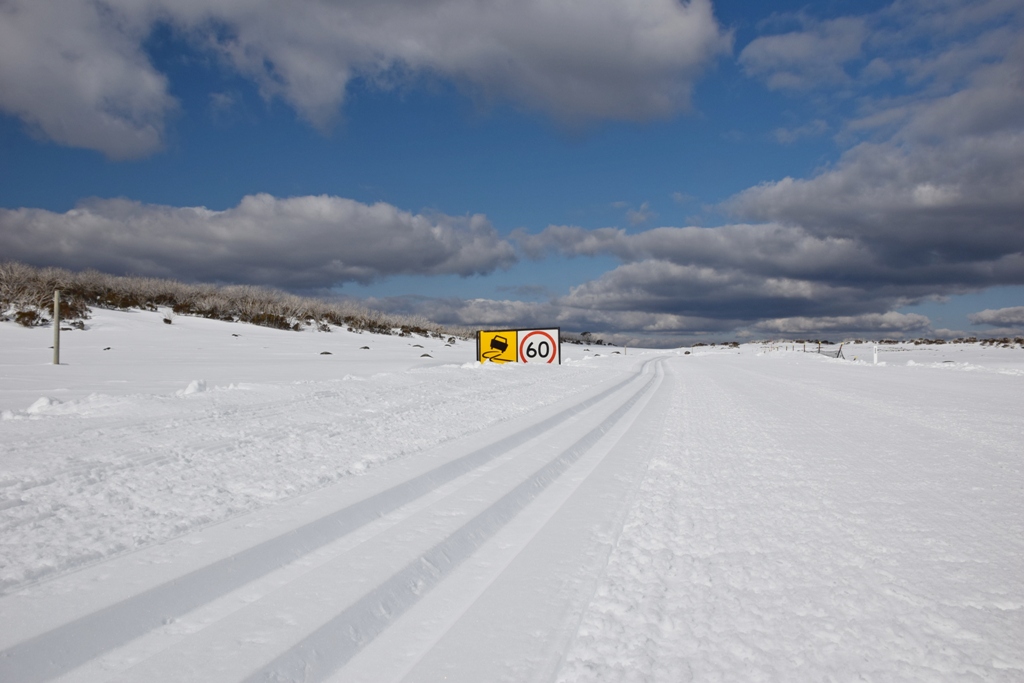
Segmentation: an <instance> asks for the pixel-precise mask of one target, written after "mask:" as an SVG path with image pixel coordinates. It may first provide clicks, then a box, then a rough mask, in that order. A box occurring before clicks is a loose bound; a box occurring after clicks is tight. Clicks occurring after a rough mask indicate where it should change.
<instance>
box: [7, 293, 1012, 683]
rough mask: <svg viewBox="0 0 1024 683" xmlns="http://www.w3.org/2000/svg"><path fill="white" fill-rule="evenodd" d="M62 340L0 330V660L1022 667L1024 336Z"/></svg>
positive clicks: (143, 335) (892, 675)
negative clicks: (950, 340)
mask: <svg viewBox="0 0 1024 683" xmlns="http://www.w3.org/2000/svg"><path fill="white" fill-rule="evenodd" d="M51 338H52V332H51V331H50V330H49V329H25V328H21V327H18V326H15V325H13V324H2V325H0V349H2V356H0V411H2V413H0V417H2V419H0V680H5V681H6V680H12V681H13V680H19V681H42V680H53V679H58V678H59V679H61V680H67V681H108V680H124V681H131V680H147V681H182V680H195V681H211V680H216V681H242V680H252V681H256V680H337V681H341V680H346V681H348V680H366V681H387V680H410V681H412V680H442V679H445V677H447V680H463V681H481V680H517V681H518V680H560V681H582V680H600V681H615V680H624V681H626V680H628V681H685V680H696V681H708V680H819V679H832V680H915V679H916V680H920V679H930V680H944V681H945V680H986V681H991V680H995V681H1021V680H1024V655H1022V654H1021V652H1022V651H1021V648H1020V645H1019V643H1021V642H1024V506H1022V505H1021V500H1022V496H1024V468H1022V465H1024V462H1022V461H1024V420H1022V419H1021V417H1020V415H1021V409H1020V404H1021V398H1022V397H1024V350H1021V349H998V348H982V347H980V346H978V345H945V346H921V347H914V346H910V345H898V346H895V347H883V349H882V352H881V353H880V354H879V360H880V361H882V362H881V363H879V364H878V365H873V364H872V362H871V348H870V346H861V347H852V348H850V347H848V348H846V349H844V353H845V355H846V357H847V359H848V360H833V359H829V358H825V357H822V356H818V355H814V354H805V353H800V352H796V351H794V350H791V349H790V348H789V347H780V348H776V349H774V350H766V349H763V348H761V347H759V346H756V345H745V346H743V347H741V348H740V349H738V350H726V349H722V348H717V349H700V350H695V351H694V352H693V353H691V354H689V355H684V353H683V351H682V350H679V351H636V350H633V349H630V350H629V351H628V353H627V354H625V355H624V354H623V353H622V350H621V349H612V348H608V347H592V348H591V349H589V350H588V349H585V348H584V347H574V346H566V347H563V357H564V358H565V361H564V363H563V365H562V366H560V367H536V366H529V365H525V366H480V365H477V364H476V363H473V362H471V361H472V356H473V351H474V348H473V344H472V343H471V342H465V341H459V342H456V343H455V344H453V345H450V346H449V345H446V342H445V340H443V339H424V338H419V337H413V338H403V337H380V336H373V335H369V334H354V333H348V332H344V331H335V332H332V333H320V332H305V333H295V332H283V331H277V330H270V329H264V328H258V327H253V326H248V325H238V324H229V323H223V322H217V321H210V320H204V319H198V318H189V317H177V318H175V319H174V321H173V324H172V325H165V324H163V323H162V315H161V314H158V313H148V312H141V311H134V312H112V311H97V312H96V313H95V316H94V318H93V320H91V321H90V322H89V329H87V330H85V331H78V330H75V331H72V332H67V333H65V334H64V335H63V337H62V361H63V364H62V365H61V366H59V367H54V366H52V365H49V361H50V351H49V349H48V348H47V347H48V346H49V345H50V343H51ZM364 346H368V347H369V348H368V349H364V348H361V347H364ZM324 351H328V352H330V354H329V355H327V354H322V352H324ZM616 352H618V353H616ZM424 354H426V356H425V355H424ZM854 358H856V360H854Z"/></svg>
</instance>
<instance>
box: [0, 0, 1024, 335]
mask: <svg viewBox="0 0 1024 683" xmlns="http://www.w3.org/2000/svg"><path fill="white" fill-rule="evenodd" d="M715 10H716V8H715V7H714V6H713V5H712V3H711V2H710V1H709V0H692V1H691V2H688V3H682V2H677V1H676V0H656V1H654V2H640V1H639V0H630V1H627V2H622V1H621V0H600V1H599V2H595V3H588V4H587V5H586V6H585V7H584V6H581V5H580V4H579V3H575V2H570V1H569V0H529V1H528V2H521V3H509V2H504V1H500V0H488V1H485V2H467V1H464V0H431V1H429V2H401V1H397V0H394V1H390V2H356V1H353V2H341V3H338V2H308V3H303V4H301V5H289V6H288V7H287V8H286V7H285V6H284V5H276V4H266V3H256V2H253V1H252V0H216V1H214V2H203V3H194V2H173V3H172V2H166V1H161V0H107V1H106V2H103V3H98V2H84V1H77V0H74V1H73V0H65V1H64V2H60V3H35V2H29V1H27V0H8V1H7V2H4V3H2V4H0V110H3V111H4V112H7V114H8V115H9V116H11V117H14V118H15V119H17V120H18V121H20V122H21V124H22V125H23V126H24V127H25V128H26V129H27V130H28V131H29V134H31V135H33V136H35V137H36V138H37V139H39V140H40V141H41V142H40V143H39V144H53V143H56V144H57V145H61V146H66V147H69V148H84V149H89V150H95V151H96V152H99V153H101V154H102V155H105V156H106V157H107V158H108V159H110V160H112V161H106V162H102V163H107V164H110V163H120V164H125V163H136V164H137V163H141V162H139V161H130V160H133V159H142V158H147V159H153V158H157V159H159V158H160V157H161V156H164V155H166V154H167V152H164V151H161V150H163V149H164V148H165V147H166V145H167V140H168V135H169V132H168V131H169V130H171V129H172V127H173V121H174V117H175V116H176V112H178V111H179V110H180V109H181V108H182V106H183V105H182V103H181V102H180V101H179V100H178V99H177V98H176V97H175V95H174V92H175V87H174V83H173V82H172V80H171V78H170V77H169V76H168V75H167V74H166V73H163V72H161V71H160V70H159V68H158V66H157V65H156V64H155V63H154V60H153V59H152V58H151V56H150V55H149V53H148V52H147V49H148V48H147V40H148V39H150V37H151V36H152V34H153V31H154V30H156V27H164V28H165V29H167V30H170V31H172V32H174V33H175V35H177V36H178V37H179V40H180V41H181V42H182V44H184V45H186V46H187V48H186V52H187V55H189V56H190V57H191V58H195V59H200V58H201V59H208V60H212V61H213V62H214V63H215V64H216V65H217V67H216V68H218V69H222V70H227V71H230V72H231V73H232V74H234V75H235V76H236V77H238V78H241V79H243V80H244V81H246V82H248V83H250V84H251V85H252V87H253V88H254V89H255V90H256V91H257V92H258V93H259V95H260V96H261V97H262V98H264V100H265V101H266V102H268V103H272V102H282V103H285V104H287V106H288V107H290V108H291V109H292V110H293V111H294V112H295V115H296V116H297V117H298V118H300V119H301V120H304V121H305V122H307V123H308V124H309V125H310V126H312V127H313V128H315V129H318V130H321V131H328V130H330V129H331V127H332V126H333V125H335V124H336V121H337V119H338V118H339V116H341V113H342V112H343V111H344V110H345V105H346V96H347V93H348V91H349V89H350V87H351V84H352V83H353V82H355V81H359V82H360V83H364V84H370V85H371V86H372V87H373V88H375V89H376V90H377V91H381V92H386V93H387V92H392V91H401V92H407V91H408V90H409V89H415V88H418V87H429V85H424V83H428V82H429V81H431V80H440V81H445V82H450V83H454V84H455V85H456V86H457V87H458V88H459V89H461V91H462V92H464V93H466V94H468V96H469V97H471V98H476V99H477V100H479V101H483V102H507V103H511V106H512V107H513V108H514V109H515V110H516V111H522V112H525V113H524V114H522V115H523V116H532V115H534V114H531V113H530V112H534V113H536V112H540V113H542V114H543V115H545V116H547V117H549V118H550V119H552V120H554V121H556V122H557V125H558V126H559V127H561V128H562V129H563V130H565V129H566V127H568V129H570V130H580V129H581V128H580V127H581V126H582V129H583V130H590V132H584V133H582V136H583V137H582V138H581V139H579V140H578V141H576V142H574V143H572V144H575V145H578V146H586V145H587V144H588V140H590V139H592V138H598V137H600V136H601V135H603V132H602V128H601V125H607V124H602V122H632V123H626V124H616V125H636V126H640V128H641V129H642V128H643V126H644V125H648V126H649V125H651V124H644V123H643V122H649V121H659V120H673V119H674V118H675V117H677V116H679V115H680V114H682V113H684V112H686V111H688V110H690V109H691V108H692V106H691V103H692V102H693V100H694V90H695V88H696V87H697V86H698V84H699V83H701V82H702V80H712V81H713V80H714V79H715V78H716V77H718V76H716V74H717V73H718V71H720V70H722V71H724V70H725V69H726V67H727V66H729V65H730V64H731V65H732V66H733V68H734V71H735V76H734V79H735V81H734V82H731V83H730V87H732V88H733V89H736V88H739V87H740V86H742V87H743V88H746V89H751V88H755V89H762V90H763V92H764V93H765V94H766V95H765V96H770V97H777V98H782V99H780V100H777V101H781V102H785V103H790V104H787V105H786V106H787V107H789V108H790V109H792V110H796V109H798V108H800V107H803V108H805V109H806V111H805V113H804V114H803V116H802V117H801V116H797V115H796V114H794V113H793V111H790V110H789V109H787V110H786V111H785V112H784V113H785V117H783V118H785V119H786V120H787V121H788V122H789V123H788V125H786V126H777V125H772V126H768V127H767V128H766V132H765V134H764V135H765V137H766V138H769V137H770V138H771V139H772V140H774V141H775V143H776V144H779V145H782V146H785V147H787V148H792V147H797V146H799V145H800V144H802V142H803V141H807V140H814V139H820V138H821V137H822V136H824V135H826V134H827V133H831V134H832V135H833V138H832V139H833V141H834V144H835V145H836V148H837V152H836V153H835V154H834V155H832V157H831V158H827V159H825V160H824V161H819V162H818V163H816V164H814V168H813V169H812V170H811V171H810V172H809V173H804V174H800V173H790V174H787V175H786V176H785V177H782V178H781V179H777V180H770V179H768V180H763V181H761V182H760V183H757V184H754V185H748V186H746V187H738V188H736V189H735V191H733V192H732V193H731V194H729V195H728V196H727V197H726V198H725V199H724V200H719V201H716V202H714V203H713V205H712V206H711V207H710V209H708V211H710V212H712V213H714V214H716V215H718V216H721V217H723V218H722V219H721V220H719V221H717V224H716V225H714V226H711V227H708V226H698V225H695V224H682V225H679V226H678V227H674V226H660V227H645V226H647V225H648V224H649V223H650V222H651V221H653V220H655V219H657V218H658V217H659V216H660V214H659V210H658V209H657V208H656V207H655V206H653V204H652V202H650V201H648V200H646V199H638V200H637V201H636V202H635V203H634V204H631V205H629V204H627V203H622V202H616V203H615V204H614V205H615V206H617V207H624V208H625V207H631V208H628V210H627V211H625V213H624V215H623V217H622V218H623V219H624V221H625V225H624V226H622V227H620V226H614V225H613V226H608V225H603V226H593V225H585V224H572V223H562V222H555V221H551V222H549V224H547V225H546V226H544V225H535V226H527V227H523V226H517V225H507V224H503V223H504V221H503V220H502V219H501V216H500V211H499V213H498V215H495V214H494V213H493V212H492V211H491V210H489V209H488V207H487V206H479V207H475V208H474V209H473V210H472V211H471V212H469V213H466V214H465V215H449V214H446V213H443V212H440V211H434V210H422V211H420V212H414V211H410V210H408V209H406V208H401V207H399V206H397V205H395V204H392V203H389V202H384V201H376V202H370V203H367V202H361V201H358V200H356V199H350V198H346V197H343V196H339V195H336V194H327V195H325V194H306V195H304V194H302V193H301V192H300V193H289V194H284V193H276V194H275V193H270V192H262V191H261V192H257V193H250V194H246V195H244V196H241V197H239V200H238V203H237V205H236V206H232V207H228V208H226V209H223V210H209V209H206V208H204V207H202V206H187V205H170V204H158V203H146V202H142V201H138V200H133V199H131V198H106V199H103V198H94V197H93V198H84V197H78V198H77V199H76V200H75V202H74V204H75V208H73V209H71V210H67V211H58V210H52V209H48V208H42V207H26V206H22V205H17V204H15V205H13V206H9V207H8V208H0V255H2V258H11V259H16V260H23V261H26V262H29V263H34V264H38V265H60V266H65V267H71V268H86V267H95V268H100V269H102V270H105V271H109V272H126V273H127V272H131V273H136V274H144V275H153V276H162V277H175V278H182V279H191V280H207V281H211V280H213V281H231V282H246V283H258V284H267V285H274V286H279V287H284V288H288V289H296V290H298V289H302V290H328V289H330V288H332V287H338V286H340V285H344V284H345V283H362V284H367V283H373V282H379V281H383V280H387V279H388V278H392V277H395V276H411V277H417V278H421V280H418V282H422V283H423V285H422V287H420V286H418V287H417V288H416V290H415V291H412V292H408V293H406V294H400V295H388V296H375V297H373V298H371V299H369V300H368V304H369V305H375V306H377V307H379V308H383V309H386V310H390V311H393V312H410V313H417V314H422V315H426V316H428V317H431V318H433V319H435V320H437V321H438V322H452V323H460V324H471V325H472V324H481V325H505V324H516V325H532V324H538V325H551V324H559V325H561V326H562V327H564V328H567V329H580V330H582V329H587V330H602V331H604V334H605V336H606V337H607V338H611V339H617V340H621V341H639V340H643V341H645V342H647V343H674V342H677V341H681V340H684V339H692V338H697V337H699V336H701V335H710V336H713V337H728V336H730V335H745V336H751V335H753V336H786V335H803V336H813V335H843V334H856V335H884V336H900V335H904V334H907V335H914V336H918V335H926V334H935V333H936V330H935V329H934V326H933V324H932V321H931V320H930V319H929V318H928V317H927V316H926V315H922V314H920V313H915V312H906V311H904V312H901V311H900V310H899V309H901V308H906V307H907V306H910V305H913V304H917V303H920V302H923V301H929V300H936V299H940V298H942V297H950V296H958V295H964V294H967V293H973V292H984V291H986V290H988V289H990V288H997V287H1020V286H1021V285H1024V3H1021V2H1019V1H1015V0H983V1H981V2H967V1H961V0H942V1H941V2H925V1H924V0H896V1H895V2H892V3H891V4H885V5H880V6H878V7H876V8H875V9H873V10H871V11H866V12H864V11H862V12H859V13H857V12H853V11H851V12H849V13H847V14H845V15H838V16H828V17H820V16H812V15H810V14H808V12H807V11H798V12H790V13H785V12H779V13H775V14H771V15H767V16H763V17H752V18H751V20H750V21H749V22H747V25H752V26H754V27H755V29H753V30H755V31H756V35H755V36H754V37H753V38H752V39H749V40H747V41H746V42H745V44H739V41H737V35H738V33H739V32H738V31H737V30H735V29H733V28H731V27H730V26H727V25H724V24H723V23H721V22H720V20H719V19H718V18H717V17H716V12H715ZM285 15H287V16H285ZM721 78H722V79H725V76H722V77H721ZM737 84H739V85H737ZM798 105H799V107H798ZM706 106H707V107H709V108H710V107H711V106H712V105H710V104H709V105H706ZM714 106H722V105H718V104H716V105H714ZM738 106H744V105H743V104H742V103H741V104H739V105H738ZM697 108H698V109H699V110H701V115H702V116H709V115H710V116H713V115H714V113H715V112H714V111H709V112H704V111H703V110H702V105H701V102H700V100H699V98H698V100H697ZM485 116H486V114H485ZM636 122H639V123H636ZM740 134H742V131H741V132H740ZM563 135H564V133H563ZM574 135H575V134H574ZM651 136H652V137H651V138H650V140H649V141H648V143H647V144H650V145H652V146H657V145H658V144H660V143H661V141H660V140H659V139H658V138H656V137H654V136H655V133H651ZM640 140H641V142H643V141H644V138H643V137H640ZM45 141H48V143H47V142H45ZM512 144H513V145H514V144H515V143H512ZM509 153H510V154H514V153H515V148H514V146H512V147H510V148H509ZM147 163H148V162H147ZM438 163H439V164H440V163H442V162H440V161H438ZM801 175H802V176H803V177H801ZM569 182H571V180H570V181H569ZM111 194H112V195H113V196H115V197H116V196H119V193H117V192H116V191H115V192H112V193H111ZM673 196H674V197H675V199H676V202H675V203H677V204H685V203H686V202H687V201H689V195H687V194H685V193H682V192H674V193H673ZM607 204H609V205H612V202H611V201H610V198H609V201H608V202H607ZM582 262H592V263H605V262H610V263H611V264H612V265H611V268H610V269H607V267H604V270H602V271H601V272H597V273H593V274H589V275H587V276H584V277H582V278H581V279H580V280H579V281H577V282H576V283H575V284H573V285H572V286H570V287H568V289H567V291H562V292H557V291H555V292H554V293H553V294H551V295H550V296H547V297H546V298H545V299H544V300H512V299H508V298H500V297H494V296H492V297H485V296H445V295H440V294H439V295H432V294H431V292H430V284H429V283H430V282H431V281H432V279H434V278H436V277H438V276H460V277H463V278H474V279H486V278H487V277H497V275H496V274H500V273H505V274H506V275H505V277H509V275H508V273H512V274H514V273H515V272H516V268H529V267H533V268H537V267H545V266H546V267H550V268H551V269H553V270H560V269H569V268H572V267H574V266H573V264H578V263H582ZM531 264H532V265H531ZM581 272H582V271H581ZM524 284H525V283H524ZM532 284H537V283H536V282H532ZM508 289H509V288H508V287H507V286H506V287H504V289H502V291H508ZM534 289H543V288H542V287H540V288H538V287H534ZM552 289H556V288H554V287H553V288H552ZM1021 310H1024V307H1019V306H1018V307H1014V306H1010V307H1001V308H990V309H986V310H984V311H979V312H976V313H974V314H972V315H971V316H969V321H970V324H972V325H981V326H990V327H991V328H993V329H994V330H998V331H1003V332H1005V331H1010V332H1013V331H1019V330H1022V329H1024V318H1022V317H1021V314H1020V312H1021Z"/></svg>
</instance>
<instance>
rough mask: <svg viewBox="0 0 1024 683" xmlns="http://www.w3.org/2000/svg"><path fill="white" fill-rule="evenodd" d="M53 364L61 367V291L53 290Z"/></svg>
mask: <svg viewBox="0 0 1024 683" xmlns="http://www.w3.org/2000/svg"><path fill="white" fill-rule="evenodd" d="M53 364H54V365H60V290H59V289H55V290H53Z"/></svg>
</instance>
